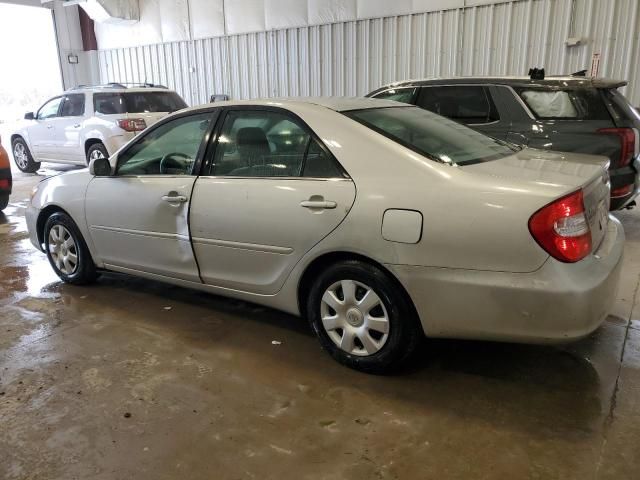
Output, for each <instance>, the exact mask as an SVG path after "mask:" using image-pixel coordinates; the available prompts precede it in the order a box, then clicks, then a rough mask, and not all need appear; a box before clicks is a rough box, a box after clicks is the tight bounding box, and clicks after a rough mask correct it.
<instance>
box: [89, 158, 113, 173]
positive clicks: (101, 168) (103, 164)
mask: <svg viewBox="0 0 640 480" xmlns="http://www.w3.org/2000/svg"><path fill="white" fill-rule="evenodd" d="M89 173H90V174H91V175H93V176H94V177H110V176H111V173H112V172H111V164H110V163H109V159H107V158H94V159H93V160H91V162H89Z"/></svg>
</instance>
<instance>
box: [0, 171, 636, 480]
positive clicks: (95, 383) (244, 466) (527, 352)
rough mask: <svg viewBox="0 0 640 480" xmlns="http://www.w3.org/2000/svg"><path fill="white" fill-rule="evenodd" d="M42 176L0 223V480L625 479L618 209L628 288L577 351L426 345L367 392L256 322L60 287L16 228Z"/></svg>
mask: <svg viewBox="0 0 640 480" xmlns="http://www.w3.org/2000/svg"><path fill="white" fill-rule="evenodd" d="M39 179H40V177H39V176H36V175H33V176H27V175H18V176H16V195H15V198H12V199H11V207H10V208H8V209H7V211H6V213H5V215H4V216H0V312H1V314H0V422H2V428H1V429H0V432H2V433H0V452H2V453H3V454H2V455H0V478H2V479H18V478H47V479H58V478H59V479H69V478H98V479H113V478H135V479H136V480H138V479H144V478H153V479H154V480H155V479H174V478H196V479H199V478H203V479H204V478H212V477H211V472H212V470H214V469H215V472H216V474H215V476H216V478H223V479H226V478H291V476H292V474H291V472H296V473H295V477H296V478H308V479H316V478H317V479H320V478H349V479H351V478H366V479H369V478H411V479H413V478H416V479H419V478H420V479H421V478H437V479H446V478H487V479H489V478H518V479H519V478H532V479H533V478H540V479H548V478H549V479H552V478H558V479H560V478H561V479H584V478H594V479H605V478H610V479H616V480H617V479H627V478H629V479H631V478H637V472H638V468H640V458H639V457H640V456H638V455H637V452H636V450H637V445H638V443H640V414H639V413H638V409H637V404H638V403H637V402H638V396H637V395H638V393H637V392H638V391H640V361H639V360H638V358H640V356H639V355H638V353H637V352H639V351H640V330H636V329H634V328H629V325H630V323H629V320H630V319H632V320H633V319H634V318H636V317H637V312H636V310H635V309H634V306H635V303H636V298H635V297H636V290H637V286H638V274H639V273H640V212H635V211H630V212H622V213H620V214H617V215H618V216H619V217H620V218H621V219H622V221H623V223H624V225H625V229H626V231H627V236H628V243H627V247H626V252H625V255H626V257H625V265H624V271H623V284H622V285H621V291H620V293H619V295H618V301H617V302H616V306H615V312H614V315H613V316H611V317H609V319H608V321H607V322H605V324H604V325H603V326H602V328H600V329H599V330H598V331H597V332H595V333H594V334H593V335H592V336H590V337H589V338H586V339H584V340H583V341H580V342H575V343H572V344H568V345H563V346H555V347H554V346H527V345H514V344H499V343H490V342H465V341H450V340H438V341H435V340H432V341H428V342H425V344H424V348H423V352H422V354H421V355H420V356H419V358H418V359H417V361H416V363H415V364H414V365H412V366H411V367H408V368H406V369H405V370H404V371H402V372H400V373H399V374H397V375H393V376H387V377H377V376H370V375H364V374H362V373H358V372H354V371H351V370H348V369H346V368H343V367H341V366H340V365H338V364H336V362H334V361H333V360H332V359H331V358H329V356H328V355H326V354H325V353H323V352H321V351H320V349H319V347H318V343H317V341H316V340H315V338H314V337H313V335H312V334H311V331H310V329H309V328H308V326H307V325H306V323H305V322H304V321H301V320H300V319H298V318H294V317H292V316H289V315H285V314H282V313H280V312H276V311H273V310H270V309H267V308H263V307H259V306H256V305H251V304H247V303H245V302H240V301H234V300H228V299H224V298H221V297H217V296H214V295H208V294H204V293H202V292H196V291H191V290H188V289H183V288H178V287H173V286H168V285H163V284H160V283H157V282H151V281H147V280H142V279H138V278H132V277H128V276H125V275H117V274H105V275H103V276H101V278H100V279H99V280H98V282H97V284H96V285H94V286H88V287H75V286H71V285H66V284H63V283H61V282H60V281H59V279H58V278H57V277H56V276H55V274H54V273H53V271H52V270H51V268H50V266H49V264H48V261H47V259H46V256H45V255H44V254H43V253H41V252H38V251H37V250H35V249H34V248H33V247H32V245H31V243H30V241H29V239H28V237H27V233H26V229H25V224H24V219H23V217H22V215H23V210H24V207H25V205H26V203H25V202H26V201H27V199H28V195H29V191H30V190H31V187H32V186H33V185H34V184H35V183H36V182H37V181H39ZM274 340H275V341H276V342H277V343H275V344H274V343H273V341H274ZM634 352H635V353H634ZM621 359H622V360H623V361H622V362H621ZM634 359H635V360H634ZM634 362H635V363H634ZM3 433H5V434H4V435H3ZM7 433H8V434H7Z"/></svg>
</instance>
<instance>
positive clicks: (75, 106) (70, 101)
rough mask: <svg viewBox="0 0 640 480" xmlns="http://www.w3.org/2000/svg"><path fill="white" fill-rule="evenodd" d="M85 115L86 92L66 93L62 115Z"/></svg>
mask: <svg viewBox="0 0 640 480" xmlns="http://www.w3.org/2000/svg"><path fill="white" fill-rule="evenodd" d="M82 115H84V94H83V93H77V94H74V95H66V96H65V97H64V99H63V100H62V109H61V110H60V116H61V117H80V116H82Z"/></svg>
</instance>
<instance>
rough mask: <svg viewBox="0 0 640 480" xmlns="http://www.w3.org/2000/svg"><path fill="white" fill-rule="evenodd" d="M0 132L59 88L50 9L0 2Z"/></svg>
mask: <svg viewBox="0 0 640 480" xmlns="http://www.w3.org/2000/svg"><path fill="white" fill-rule="evenodd" d="M0 64H1V65H2V68H1V70H0V71H1V72H2V73H1V74H0V132H1V131H4V130H6V129H7V128H8V124H10V123H13V122H15V121H16V120H18V119H20V118H22V117H23V116H24V114H25V112H30V111H32V110H35V109H37V108H38V107H39V106H40V105H41V104H42V103H43V102H44V101H45V100H46V99H47V98H49V97H52V96H54V95H57V94H59V93H60V91H61V90H62V78H61V74H60V63H59V60H58V52H57V47H56V35H55V27H54V22H53V15H52V13H51V10H49V9H48V8H42V7H32V6H24V5H11V4H5V3H0Z"/></svg>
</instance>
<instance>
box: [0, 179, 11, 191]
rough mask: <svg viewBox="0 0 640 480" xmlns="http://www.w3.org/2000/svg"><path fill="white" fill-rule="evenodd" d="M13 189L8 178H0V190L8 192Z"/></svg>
mask: <svg viewBox="0 0 640 480" xmlns="http://www.w3.org/2000/svg"><path fill="white" fill-rule="evenodd" d="M10 187H11V183H9V179H8V178H0V190H8V189H9V188H10Z"/></svg>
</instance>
